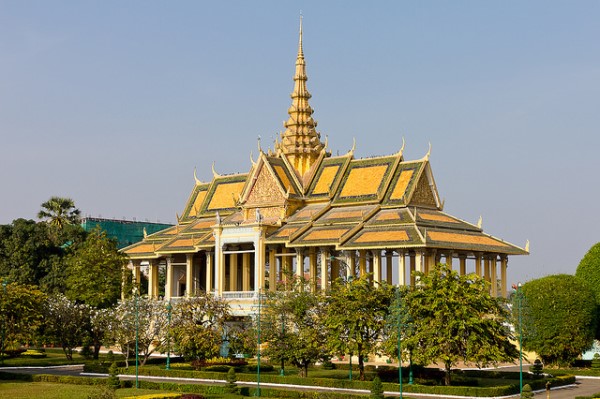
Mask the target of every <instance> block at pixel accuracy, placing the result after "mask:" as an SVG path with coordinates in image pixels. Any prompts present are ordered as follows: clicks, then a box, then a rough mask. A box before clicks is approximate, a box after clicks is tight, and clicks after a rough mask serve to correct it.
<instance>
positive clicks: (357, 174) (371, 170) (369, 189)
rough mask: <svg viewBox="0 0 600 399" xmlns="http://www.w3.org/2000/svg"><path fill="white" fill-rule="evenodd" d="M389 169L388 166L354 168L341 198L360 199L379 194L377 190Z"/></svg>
mask: <svg viewBox="0 0 600 399" xmlns="http://www.w3.org/2000/svg"><path fill="white" fill-rule="evenodd" d="M387 169H388V165H373V166H366V167H357V168H353V169H352V170H351V171H350V174H349V175H348V178H347V179H346V181H345V182H344V187H343V188H342V192H341V193H340V196H341V197H359V196H362V195H375V194H377V190H378V188H379V186H380V185H381V180H382V179H383V176H384V175H385V172H386V171H387Z"/></svg>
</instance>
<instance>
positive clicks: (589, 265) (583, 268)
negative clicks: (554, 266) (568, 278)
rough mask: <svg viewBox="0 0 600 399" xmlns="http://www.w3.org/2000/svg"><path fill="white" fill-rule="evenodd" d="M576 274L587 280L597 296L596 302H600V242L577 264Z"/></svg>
mask: <svg viewBox="0 0 600 399" xmlns="http://www.w3.org/2000/svg"><path fill="white" fill-rule="evenodd" d="M575 275H576V276H577V277H579V278H581V279H582V280H584V281H586V282H587V283H588V284H589V285H590V288H592V290H594V294H595V296H596V303H598V304H600V242H599V243H596V244H595V245H593V246H592V247H591V248H590V249H589V250H588V251H587V253H586V254H585V255H584V257H583V258H582V259H581V261H580V262H579V266H577V271H576V272H575Z"/></svg>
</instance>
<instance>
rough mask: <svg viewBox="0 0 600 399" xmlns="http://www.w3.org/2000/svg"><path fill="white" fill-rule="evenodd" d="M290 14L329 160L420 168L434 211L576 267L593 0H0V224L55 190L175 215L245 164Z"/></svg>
mask: <svg viewBox="0 0 600 399" xmlns="http://www.w3.org/2000/svg"><path fill="white" fill-rule="evenodd" d="M300 13H302V15H303V20H304V23H303V26H304V36H303V42H304V54H305V57H306V63H307V74H308V78H309V80H308V89H309V91H310V92H311V93H312V95H313V97H312V99H311V101H310V103H311V106H312V107H313V108H314V109H315V114H314V118H315V119H316V120H317V121H318V122H319V125H318V130H319V131H320V132H321V135H322V138H323V139H324V138H325V137H327V138H328V143H329V147H330V149H331V150H332V152H333V154H334V155H335V154H337V153H339V154H343V153H346V152H347V151H348V150H349V149H350V148H351V147H352V142H353V139H355V140H356V152H355V157H357V158H362V157H371V156H376V155H387V154H392V153H395V152H397V151H398V150H399V149H400V147H401V146H402V138H403V137H404V139H405V140H406V148H405V151H404V157H405V159H407V160H411V159H419V158H422V157H423V156H424V155H425V154H426V153H427V151H428V148H429V143H431V146H432V151H431V158H430V160H431V166H432V169H433V173H434V176H435V180H436V184H437V187H438V191H439V193H440V196H441V198H443V199H444V200H445V208H444V210H445V211H446V212H447V213H449V214H451V215H453V216H457V217H459V218H461V219H463V220H466V221H468V222H471V223H477V220H478V219H479V217H480V216H482V219H483V228H484V231H486V232H487V233H489V234H492V235H494V236H496V237H500V238H502V239H504V240H506V241H509V242H511V243H513V244H516V245H519V246H522V247H523V246H525V242H526V240H530V250H531V254H530V255H529V256H515V257H511V258H510V260H509V267H508V279H509V284H512V283H515V282H517V281H519V282H526V281H529V280H531V279H535V278H539V277H542V276H545V275H549V274H556V273H569V274H573V273H575V270H576V268H577V265H578V263H579V261H580V260H581V258H582V257H583V255H584V254H585V253H586V252H587V250H588V249H589V248H590V247H591V246H592V245H594V244H595V243H596V242H598V241H600V238H599V236H600V234H599V233H598V228H599V226H600V216H599V212H598V198H600V184H599V183H600V179H599V178H598V171H600V160H599V159H600V157H599V156H598V150H599V149H600V134H599V133H600V132H599V129H600V23H598V21H600V2H599V1H583V0H581V1H570V2H565V1H552V0H544V1H534V0H531V1H526V2H524V1H511V0H508V1H485V2H483V1H475V0H473V1H461V0H457V1H451V2H450V1H418V2H415V1H411V2H409V1H379V2H365V1H362V2H358V1H354V2H353V1H293V2H292V1H274V0H273V1H260V2H249V1H211V2H209V1H183V0H180V1H156V0H144V1H134V0H129V1H116V0H102V1H93V0H89V1H75V0H72V1H64V0H54V1H32V0H0V194H1V195H0V224H9V223H11V222H12V221H13V220H14V219H17V218H27V219H35V218H36V214H37V212H38V211H39V209H40V204H41V203H43V202H44V201H46V200H47V199H49V198H50V197H51V196H62V197H70V198H72V199H73V200H74V201H75V203H76V206H77V207H78V208H79V209H81V211H82V213H83V215H85V216H94V217H106V218H125V219H129V220H132V219H134V218H135V219H137V220H148V221H153V222H156V221H160V222H169V223H174V222H175V220H176V214H181V213H182V211H183V208H184V205H185V202H186V200H187V198H188V196H189V194H190V192H191V190H192V188H193V186H194V177H193V173H194V168H197V175H198V178H199V179H200V180H202V181H210V180H211V178H212V171H211V166H212V164H213V162H214V164H215V170H216V171H217V172H218V173H220V174H229V173H238V172H240V173H246V172H248V171H249V170H250V166H251V163H250V157H251V155H252V154H253V156H254V159H256V154H257V143H258V138H259V137H260V143H261V146H262V148H263V149H267V148H273V140H274V138H275V137H276V136H277V135H278V134H279V132H281V131H282V130H284V129H283V127H282V122H283V121H284V120H286V119H287V117H288V115H287V108H288V107H289V105H290V104H291V100H290V93H291V91H292V89H293V81H292V77H293V74H294V63H295V58H296V53H297V41H298V25H299V16H300Z"/></svg>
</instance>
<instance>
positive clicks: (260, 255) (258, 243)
mask: <svg viewBox="0 0 600 399" xmlns="http://www.w3.org/2000/svg"><path fill="white" fill-rule="evenodd" d="M266 258H267V246H266V244H265V239H264V231H262V230H260V231H258V237H257V238H255V240H254V291H255V292H259V291H264V289H265V273H266V261H267V259H266ZM269 259H271V258H269ZM269 263H270V260H269ZM269 267H272V266H269ZM270 276H271V274H270V273H269V285H270V284H271V277H270ZM269 289H270V288H269Z"/></svg>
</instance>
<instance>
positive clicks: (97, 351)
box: [94, 342, 102, 360]
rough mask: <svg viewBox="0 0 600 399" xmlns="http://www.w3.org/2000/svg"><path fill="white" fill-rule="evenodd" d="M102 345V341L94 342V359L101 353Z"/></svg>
mask: <svg viewBox="0 0 600 399" xmlns="http://www.w3.org/2000/svg"><path fill="white" fill-rule="evenodd" d="M101 346H102V345H101V344H100V342H94V360H98V356H99V355H100V347H101Z"/></svg>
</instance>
